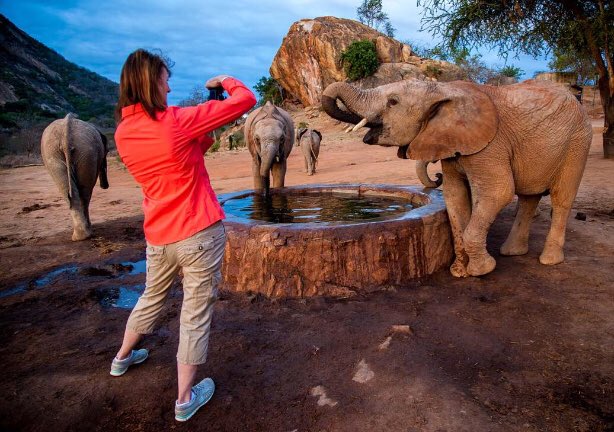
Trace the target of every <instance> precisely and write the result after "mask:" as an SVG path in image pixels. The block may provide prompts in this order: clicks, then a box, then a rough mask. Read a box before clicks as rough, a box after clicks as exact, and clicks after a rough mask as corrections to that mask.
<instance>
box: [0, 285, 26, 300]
mask: <svg viewBox="0 0 614 432" xmlns="http://www.w3.org/2000/svg"><path fill="white" fill-rule="evenodd" d="M26 289H28V284H27V283H25V282H24V283H22V284H19V285H17V286H16V287H14V288H9V289H7V290H4V291H1V292H0V298H4V297H9V296H12V295H15V294H19V293H22V292H25V291H26Z"/></svg>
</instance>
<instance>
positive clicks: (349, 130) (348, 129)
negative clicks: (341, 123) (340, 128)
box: [344, 125, 354, 133]
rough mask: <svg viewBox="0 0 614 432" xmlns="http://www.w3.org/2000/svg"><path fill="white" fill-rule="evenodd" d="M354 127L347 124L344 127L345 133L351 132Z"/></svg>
mask: <svg viewBox="0 0 614 432" xmlns="http://www.w3.org/2000/svg"><path fill="white" fill-rule="evenodd" d="M353 128H354V126H353V125H349V126H348V127H347V128H346V129H344V131H345V133H350V132H352V129H353Z"/></svg>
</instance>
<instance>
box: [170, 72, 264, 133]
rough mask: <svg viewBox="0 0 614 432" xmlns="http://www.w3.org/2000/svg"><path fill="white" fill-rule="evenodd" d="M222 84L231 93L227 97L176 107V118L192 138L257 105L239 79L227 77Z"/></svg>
mask: <svg viewBox="0 0 614 432" xmlns="http://www.w3.org/2000/svg"><path fill="white" fill-rule="evenodd" d="M221 85H222V87H223V88H224V90H226V92H228V94H229V95H230V97H228V98H227V99H225V100H223V101H217V100H213V101H208V102H205V103H203V104H200V105H196V106H193V107H186V108H176V111H175V118H176V119H177V121H178V122H179V124H180V127H181V128H182V129H183V130H184V131H185V132H186V133H187V134H188V136H189V137H190V138H198V137H202V136H203V135H204V134H206V133H207V132H211V131H212V130H215V129H217V128H219V127H220V126H223V125H225V124H227V123H230V122H231V121H234V120H236V119H237V118H239V117H241V116H242V115H243V114H244V113H246V112H247V111H249V110H250V109H251V108H252V107H253V106H254V105H256V97H255V96H254V94H253V93H252V92H251V91H250V89H248V88H247V87H246V86H245V85H244V84H243V83H242V82H241V81H239V80H238V79H235V78H232V77H227V78H225V79H223V80H222V81H221Z"/></svg>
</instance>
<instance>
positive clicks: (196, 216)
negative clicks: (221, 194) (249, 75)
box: [115, 78, 256, 246]
mask: <svg viewBox="0 0 614 432" xmlns="http://www.w3.org/2000/svg"><path fill="white" fill-rule="evenodd" d="M222 86H223V87H224V90H226V91H227V92H228V94H229V95H230V97H229V98H227V99H225V100H223V101H209V102H205V103H203V104H200V105H197V106H193V107H186V108H180V107H176V106H169V107H168V108H167V109H166V110H165V111H162V112H158V113H157V116H156V120H153V119H152V118H150V117H149V115H147V113H146V112H145V111H144V110H143V107H142V106H141V104H136V105H130V106H127V107H124V108H123V109H122V120H121V122H120V123H119V125H118V127H117V130H116V132H115V143H116V145H117V150H118V151H119V154H120V156H121V158H122V161H123V162H124V164H125V165H126V167H127V168H128V171H129V172H130V174H132V176H133V177H134V179H135V180H136V181H137V182H138V183H139V185H140V186H141V189H142V192H143V212H144V214H145V222H144V224H143V229H144V231H145V238H146V240H147V242H148V243H150V244H153V245H158V246H161V245H166V244H169V243H174V242H177V241H180V240H184V239H186V238H188V237H190V236H192V235H193V234H195V233H197V232H198V231H201V230H203V229H205V228H207V227H208V226H210V225H212V224H214V223H215V222H217V221H219V220H222V219H223V218H224V217H225V216H224V211H223V210H222V208H221V206H220V204H219V203H218V201H217V197H216V196H215V193H214V192H213V189H212V188H211V183H210V180H209V174H208V173H207V169H206V167H205V161H204V157H203V154H204V153H205V152H206V151H207V149H208V148H209V147H210V146H211V144H213V140H212V139H211V138H209V137H208V136H206V134H207V133H208V132H211V131H213V130H214V129H217V128H219V127H220V126H222V125H224V124H226V123H229V122H231V121H233V120H235V119H237V118H238V117H240V116H241V115H242V114H244V113H246V112H247V111H248V110H249V109H250V108H252V107H253V106H254V105H255V104H256V98H255V97H254V94H253V93H252V92H251V91H250V90H249V89H248V88H247V87H246V86H245V85H244V84H243V83H242V82H241V81H239V80H237V79H234V78H226V79H224V80H223V82H222Z"/></svg>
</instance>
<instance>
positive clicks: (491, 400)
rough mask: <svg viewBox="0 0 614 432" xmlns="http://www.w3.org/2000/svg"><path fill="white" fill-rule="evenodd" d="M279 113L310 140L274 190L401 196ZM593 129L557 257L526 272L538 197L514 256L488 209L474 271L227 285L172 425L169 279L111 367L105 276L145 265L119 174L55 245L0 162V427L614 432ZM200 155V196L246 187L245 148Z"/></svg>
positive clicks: (392, 176) (399, 174)
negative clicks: (561, 255) (289, 289)
mask: <svg viewBox="0 0 614 432" xmlns="http://www.w3.org/2000/svg"><path fill="white" fill-rule="evenodd" d="M292 114H293V116H294V117H295V120H296V121H297V123H298V122H299V121H307V122H309V123H310V126H312V127H316V128H318V129H320V130H321V131H322V133H323V135H324V141H323V144H322V149H321V153H320V161H319V165H318V172H317V173H316V175H314V176H312V177H309V176H307V175H306V174H305V173H304V171H303V160H302V154H301V152H300V151H299V149H296V148H295V149H294V151H293V152H292V154H291V155H290V157H289V169H288V175H287V179H286V184H287V185H297V184H305V183H392V184H416V185H417V184H418V181H417V178H416V175H415V172H414V165H413V163H412V162H410V161H406V160H400V159H397V158H396V151H395V149H389V148H381V147H369V146H366V145H364V144H362V143H361V142H360V139H361V136H360V133H359V132H356V133H351V134H349V135H345V134H343V133H342V128H343V125H339V124H336V123H335V122H334V121H332V120H330V119H328V118H325V116H324V115H322V116H320V117H317V118H309V117H308V116H307V115H306V114H305V113H304V112H302V111H300V112H294V113H292ZM602 123H603V121H602V120H595V121H594V123H593V124H594V132H595V134H594V140H593V146H592V149H591V153H590V156H589V159H588V164H587V167H586V171H585V174H584V179H583V182H582V185H581V187H580V191H579V194H578V197H577V199H576V201H575V204H574V208H573V211H572V214H571V216H570V220H569V225H568V229H567V243H566V245H565V254H566V255H565V262H564V263H562V264H559V265H557V266H553V267H549V266H542V265H540V264H539V262H538V256H539V253H540V252H541V247H542V245H543V242H544V239H545V235H546V233H547V230H548V227H549V221H550V218H549V202H548V199H544V200H543V201H542V203H541V204H540V207H539V209H540V212H539V215H537V217H536V218H535V220H534V223H533V225H532V228H531V236H532V237H531V242H530V250H529V253H528V254H527V255H525V256H519V257H502V256H499V254H498V248H499V246H500V245H501V243H502V242H503V240H504V239H505V236H506V235H507V232H508V231H509V229H510V228H511V224H512V218H513V204H511V205H510V206H508V207H507V208H506V209H505V210H504V211H503V212H502V213H501V215H500V216H499V217H498V219H497V220H496V221H495V223H494V224H493V227H492V228H491V232H490V235H489V238H488V247H489V250H490V252H491V253H492V254H493V255H494V256H495V258H496V259H497V268H496V269H495V271H494V272H492V273H491V274H488V275H486V276H484V277H480V278H467V279H455V278H454V277H452V276H451V275H450V274H449V272H448V271H447V270H444V271H440V272H438V273H436V274H434V275H433V276H431V277H429V278H426V279H422V280H413V281H412V280H408V281H407V285H406V287H404V288H403V289H398V290H393V291H390V290H388V291H381V292H377V293H373V294H369V295H358V296H354V297H350V298H344V299H335V298H306V299H268V298H266V297H263V296H261V295H253V294H252V295H250V294H236V293H233V292H232V291H231V290H229V291H225V292H224V293H223V295H222V297H221V299H220V301H219V302H218V303H217V306H216V311H215V316H214V322H213V325H212V335H211V340H210V349H209V360H208V362H207V364H206V365H204V366H203V367H202V369H201V371H200V373H201V375H202V376H203V377H204V376H211V377H213V379H214V380H215V381H216V384H217V390H216V393H215V395H214V397H213V399H212V400H211V402H210V403H209V404H207V405H206V406H205V407H204V408H203V409H201V411H200V412H199V413H198V414H197V415H196V416H194V417H193V418H192V419H191V420H190V421H189V422H187V423H186V424H179V423H176V422H175V420H174V418H173V416H174V412H173V404H174V401H175V397H176V372H175V353H176V348H177V343H178V326H179V319H178V318H179V317H178V314H179V312H180V307H181V300H182V292H181V286H180V283H179V281H177V282H176V283H175V285H174V287H173V289H172V292H171V295H170V296H169V299H168V302H167V305H166V307H165V309H164V312H163V314H162V317H161V319H160V323H159V324H160V326H159V330H158V331H157V332H156V333H155V334H153V335H151V336H149V337H147V338H146V339H145V340H144V342H143V344H142V345H143V347H146V348H148V349H150V358H149V359H148V360H147V361H146V362H145V363H143V364H142V365H140V366H138V367H134V368H132V369H131V370H130V371H129V372H128V373H127V374H126V375H124V376H122V377H120V378H112V377H111V376H110V375H109V367H110V363H111V359H112V358H113V356H114V354H115V353H116V350H117V349H118V347H119V343H120V341H121V337H122V333H123V329H124V325H125V323H126V319H127V317H128V314H129V309H122V308H117V307H109V303H108V302H109V299H115V298H117V295H118V289H119V288H120V287H123V286H132V285H136V284H142V283H143V282H144V277H143V275H142V274H136V275H129V274H128V272H127V271H126V268H125V267H122V266H121V265H118V264H119V263H122V262H125V261H138V260H142V259H143V258H144V239H143V232H142V214H141V207H140V200H141V197H140V191H139V189H138V186H137V185H136V184H135V182H134V181H133V180H132V178H131V177H130V175H129V174H128V173H127V172H126V170H125V169H124V168H123V166H122V165H121V163H120V162H119V161H118V160H116V159H113V158H110V173H109V178H110V183H111V187H110V189H108V190H106V191H103V190H101V189H99V188H97V189H96V190H95V193H94V197H93V202H92V206H91V215H92V222H93V225H94V237H93V238H92V239H90V240H87V241H83V242H78V243H73V242H71V241H70V235H71V226H70V218H69V215H68V209H67V206H66V204H65V203H64V202H63V201H62V200H61V198H60V196H59V195H58V193H57V191H56V189H55V185H53V184H52V183H51V179H50V177H49V176H48V174H47V173H46V172H45V169H44V168H43V167H40V166H35V167H24V168H14V169H5V170H1V171H0V187H1V190H2V197H3V198H2V203H1V204H0V359H1V363H2V367H3V371H4V372H3V374H2V378H1V379H0V430H7V431H17V430H25V431H64V430H66V431H76V430H87V431H91V430H96V431H154V430H155V431H160V430H172V429H179V430H191V431H192V430H193V431H280V432H291V431H295V432H303V431H348V432H349V431H352V432H353V431H357V430H360V431H363V430H368V431H407V432H409V431H416V432H417V431H432V432H435V431H450V432H452V431H454V432H456V431H467V432H475V431H586V432H589V431H591V432H593V431H613V430H614V343H613V342H614V318H613V317H614V182H613V181H612V179H613V178H614V177H613V174H614V160H604V159H603V156H602V147H601V134H600V131H601V127H600V125H602ZM206 159H207V161H206V164H207V168H208V170H209V173H210V175H211V179H212V184H213V187H214V189H215V190H216V192H217V193H225V192H231V191H238V190H243V189H249V188H251V185H252V180H251V166H250V156H249V153H248V152H247V151H246V150H245V149H241V150H238V151H223V152H219V153H215V154H212V155H207V158H206ZM580 213H584V214H585V216H586V219H585V220H581V219H582V217H581V215H579V214H580ZM578 215H579V217H580V219H577V218H576V216H578ZM64 266H69V268H68V269H67V268H66V267H64ZM57 269H60V270H59V271H58V272H57V274H55V276H54V275H53V274H49V272H51V271H54V270H57ZM38 285H42V286H38ZM227 288H230V289H232V287H227ZM395 326H396V327H395Z"/></svg>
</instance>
